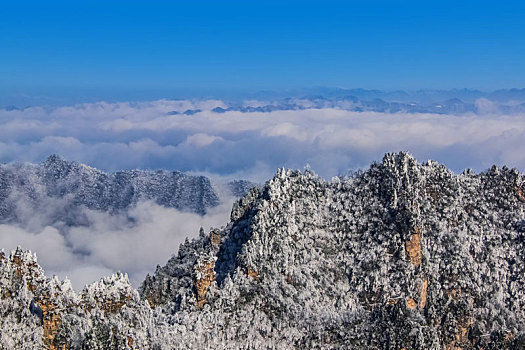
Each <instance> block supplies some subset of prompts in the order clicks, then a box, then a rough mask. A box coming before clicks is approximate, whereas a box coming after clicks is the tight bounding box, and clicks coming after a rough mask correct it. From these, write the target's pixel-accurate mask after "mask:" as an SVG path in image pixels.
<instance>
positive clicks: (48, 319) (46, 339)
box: [35, 295, 69, 350]
mask: <svg viewBox="0 0 525 350" xmlns="http://www.w3.org/2000/svg"><path fill="white" fill-rule="evenodd" d="M35 301H36V303H37V304H38V306H40V308H41V309H42V315H43V325H42V328H43V331H44V333H43V335H42V343H43V344H44V348H45V349H50V350H57V349H67V348H69V346H66V344H57V342H56V341H55V340H56V336H57V333H58V328H59V327H60V323H61V318H60V313H59V310H57V306H56V305H55V304H53V303H52V302H51V301H50V298H49V295H46V296H44V297H42V298H41V299H36V300H35Z"/></svg>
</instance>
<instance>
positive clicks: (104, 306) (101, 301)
mask: <svg viewBox="0 0 525 350" xmlns="http://www.w3.org/2000/svg"><path fill="white" fill-rule="evenodd" d="M130 300H131V296H130V295H125V294H121V295H120V296H119V298H118V299H117V300H113V299H105V298H102V297H98V296H96V297H95V302H96V304H97V306H98V308H99V309H100V310H102V311H104V315H106V314H112V313H116V312H118V311H120V309H122V307H123V306H124V305H126V304H127V302H128V301H130ZM83 308H84V309H86V310H88V311H90V310H91V309H92V308H93V307H92V306H91V305H88V304H86V303H84V305H83Z"/></svg>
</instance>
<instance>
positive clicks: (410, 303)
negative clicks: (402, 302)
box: [407, 297, 417, 309]
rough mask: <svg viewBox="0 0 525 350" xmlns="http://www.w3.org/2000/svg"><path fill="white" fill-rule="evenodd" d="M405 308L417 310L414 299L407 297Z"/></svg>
mask: <svg viewBox="0 0 525 350" xmlns="http://www.w3.org/2000/svg"><path fill="white" fill-rule="evenodd" d="M407 307H408V308H409V309H415V308H417V303H416V301H415V300H414V299H412V298H410V297H409V298H408V299H407Z"/></svg>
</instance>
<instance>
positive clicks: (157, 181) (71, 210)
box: [0, 155, 254, 225]
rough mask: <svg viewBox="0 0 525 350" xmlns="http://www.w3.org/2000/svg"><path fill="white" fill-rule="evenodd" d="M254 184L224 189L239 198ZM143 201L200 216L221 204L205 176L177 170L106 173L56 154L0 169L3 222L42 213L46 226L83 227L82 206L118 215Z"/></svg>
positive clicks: (236, 183)
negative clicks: (57, 222) (55, 224)
mask: <svg viewBox="0 0 525 350" xmlns="http://www.w3.org/2000/svg"><path fill="white" fill-rule="evenodd" d="M252 186H254V184H253V183H250V182H248V181H242V180H238V181H232V182H229V183H228V184H226V189H227V190H229V192H231V194H232V195H233V196H237V197H238V196H241V195H244V194H246V193H247V192H248V190H249V188H250V187H252ZM141 200H151V201H154V202H156V203H157V204H159V205H162V206H164V207H168V208H175V209H179V210H184V211H190V212H194V213H198V214H201V215H204V214H205V213H206V212H207V211H208V210H209V209H210V208H213V207H215V206H217V205H218V204H219V202H220V198H219V194H218V193H217V191H216V189H215V188H214V187H213V186H212V184H211V183H210V180H209V179H208V178H207V177H205V176H192V175H188V174H184V173H181V172H178V171H166V170H159V171H142V170H128V171H119V172H115V173H106V172H103V171H101V170H98V169H95V168H92V167H89V166H87V165H84V164H81V163H78V162H68V161H65V160H64V159H62V158H60V157H59V156H57V155H53V156H50V157H49V158H47V159H46V161H44V162H43V163H42V164H27V163H24V164H5V165H0V222H1V223H23V222H24V221H25V220H27V217H32V215H33V214H34V213H42V212H44V213H46V215H45V216H46V217H47V219H48V221H49V222H47V223H46V224H51V223H53V221H62V222H65V223H67V224H70V225H79V224H82V223H83V218H82V208H88V209H91V210H97V211H105V212H110V213H116V212H121V211H125V210H127V209H129V208H130V207H132V206H134V205H136V204H137V202H138V201H141ZM28 208H29V209H28ZM28 213H29V214H28Z"/></svg>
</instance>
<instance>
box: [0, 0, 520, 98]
mask: <svg viewBox="0 0 525 350" xmlns="http://www.w3.org/2000/svg"><path fill="white" fill-rule="evenodd" d="M311 86H333V87H336V86H337V87H348V88H357V87H362V88H378V89H417V88H445V89H448V88H463V87H467V88H478V89H485V90H486V89H488V90H491V89H497V88H504V87H519V88H521V87H524V86H525V3H523V2H518V1H514V2H508V1H491V2H484V1H457V0H456V1H432V2H430V1H396V2H394V1H318V2H312V1H268V0H267V1H249V0H246V1H197V0H194V1H108V0H106V1H73V0H69V1H23V0H18V1H14V0H13V1H2V2H1V9H0V93H11V92H18V93H23V92H26V91H27V92H36V91H39V92H43V91H51V92H52V91H63V92H68V91H75V89H80V90H81V89H106V90H107V91H111V90H112V89H115V91H116V90H119V89H121V90H125V89H131V90H133V89H135V90H140V89H150V90H155V89H156V90H158V91H168V90H169V89H197V90H198V89H209V90H213V89H217V90H221V89H234V90H235V89H237V90H258V89H285V88H295V87H311ZM108 93H110V92H108Z"/></svg>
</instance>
